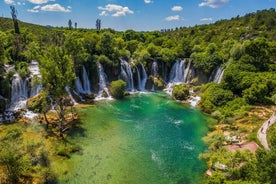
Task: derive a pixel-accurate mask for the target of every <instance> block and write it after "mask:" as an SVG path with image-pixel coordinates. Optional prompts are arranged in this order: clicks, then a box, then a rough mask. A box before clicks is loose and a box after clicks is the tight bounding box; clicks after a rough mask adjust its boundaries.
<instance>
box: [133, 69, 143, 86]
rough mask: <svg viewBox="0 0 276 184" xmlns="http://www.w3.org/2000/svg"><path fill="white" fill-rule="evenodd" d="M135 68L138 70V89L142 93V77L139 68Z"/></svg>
mask: <svg viewBox="0 0 276 184" xmlns="http://www.w3.org/2000/svg"><path fill="white" fill-rule="evenodd" d="M135 68H136V71H137V81H138V86H137V88H138V90H139V91H142V90H141V88H142V86H141V75H140V70H139V69H138V67H137V66H136V65H135Z"/></svg>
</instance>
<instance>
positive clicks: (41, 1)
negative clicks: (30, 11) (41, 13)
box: [28, 0, 55, 4]
mask: <svg viewBox="0 0 276 184" xmlns="http://www.w3.org/2000/svg"><path fill="white" fill-rule="evenodd" d="M28 1H29V2H30V3H33V4H45V3H48V2H49V1H55V0H28Z"/></svg>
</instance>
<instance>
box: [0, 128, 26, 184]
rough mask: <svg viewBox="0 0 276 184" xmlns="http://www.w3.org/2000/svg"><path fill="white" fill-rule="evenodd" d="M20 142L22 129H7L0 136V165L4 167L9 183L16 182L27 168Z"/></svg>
mask: <svg viewBox="0 0 276 184" xmlns="http://www.w3.org/2000/svg"><path fill="white" fill-rule="evenodd" d="M22 143H23V138H22V130H21V129H19V128H13V129H9V130H8V131H7V132H6V134H4V135H3V136H1V137H0V147H1V152H0V165H1V166H3V167H4V168H5V169H4V172H5V174H6V176H7V180H8V182H10V183H17V182H18V181H19V179H20V177H21V176H23V174H24V173H26V172H27V171H28V169H29V165H28V161H27V160H26V159H27V158H26V157H25V156H24V153H23V150H22Z"/></svg>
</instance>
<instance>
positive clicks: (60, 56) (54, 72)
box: [40, 47, 76, 136]
mask: <svg viewBox="0 0 276 184" xmlns="http://www.w3.org/2000/svg"><path fill="white" fill-rule="evenodd" d="M40 64H41V65H40V70H41V74H42V83H43V86H44V88H45V90H46V91H47V92H48V95H49V96H50V97H51V98H52V99H53V100H54V101H55V102H56V104H57V108H56V110H57V112H58V116H59V135H60V136H62V133H63V129H64V123H65V107H66V96H67V94H66V91H65V87H66V86H70V85H71V84H72V82H73V80H74V79H75V77H76V76H75V73H74V71H73V65H74V63H73V61H72V60H71V57H70V56H69V55H67V54H66V52H65V50H64V48H62V47H50V48H49V49H48V50H47V52H46V53H45V54H44V55H43V56H42V58H41V60H40Z"/></svg>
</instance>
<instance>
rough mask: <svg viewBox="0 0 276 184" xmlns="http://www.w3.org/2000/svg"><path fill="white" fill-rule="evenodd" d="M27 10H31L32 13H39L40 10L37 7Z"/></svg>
mask: <svg viewBox="0 0 276 184" xmlns="http://www.w3.org/2000/svg"><path fill="white" fill-rule="evenodd" d="M27 11H28V12H31V13H38V12H39V10H37V9H28V10H27Z"/></svg>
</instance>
